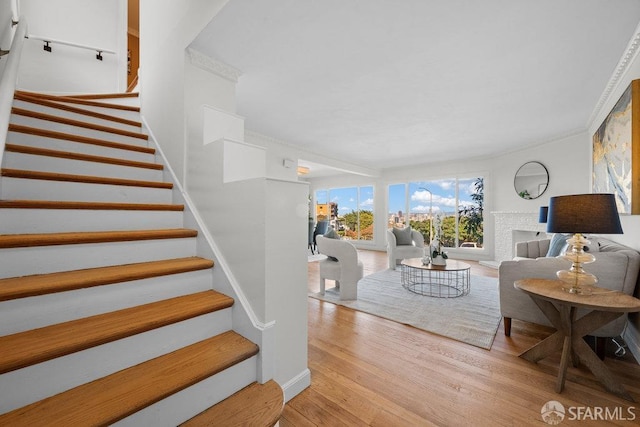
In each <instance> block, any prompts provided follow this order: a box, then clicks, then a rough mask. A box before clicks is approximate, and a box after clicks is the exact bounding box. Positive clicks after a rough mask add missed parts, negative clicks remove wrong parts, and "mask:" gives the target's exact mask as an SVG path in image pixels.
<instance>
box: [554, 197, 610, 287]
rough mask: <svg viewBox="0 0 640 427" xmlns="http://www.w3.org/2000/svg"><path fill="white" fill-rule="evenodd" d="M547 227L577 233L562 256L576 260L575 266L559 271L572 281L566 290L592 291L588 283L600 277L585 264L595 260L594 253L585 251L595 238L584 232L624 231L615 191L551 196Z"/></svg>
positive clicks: (593, 283) (555, 231) (595, 281)
mask: <svg viewBox="0 0 640 427" xmlns="http://www.w3.org/2000/svg"><path fill="white" fill-rule="evenodd" d="M547 231H548V232H551V233H571V234H573V236H572V237H571V238H569V239H567V243H568V244H569V246H568V247H567V250H566V251H565V253H564V254H563V255H560V258H564V259H566V260H568V261H571V262H572V265H571V268H570V269H569V270H560V271H558V272H557V273H556V275H557V276H558V279H560V280H562V281H563V282H565V283H567V284H568V286H567V287H565V288H563V289H564V290H565V291H567V292H569V293H572V294H588V293H589V288H588V287H589V286H593V285H595V284H596V283H598V278H597V277H596V276H594V275H593V274H591V273H587V272H586V271H584V269H583V268H582V264H586V263H590V262H593V261H595V257H594V256H593V255H592V254H590V253H587V252H585V251H584V246H585V245H588V244H590V243H591V242H589V241H588V240H587V239H586V238H585V237H584V236H583V233H597V234H622V226H621V225H620V217H619V216H618V208H617V207H616V200H615V197H614V195H613V194H574V195H569V196H557V197H551V199H550V200H549V211H548V217H547ZM585 286H587V288H585Z"/></svg>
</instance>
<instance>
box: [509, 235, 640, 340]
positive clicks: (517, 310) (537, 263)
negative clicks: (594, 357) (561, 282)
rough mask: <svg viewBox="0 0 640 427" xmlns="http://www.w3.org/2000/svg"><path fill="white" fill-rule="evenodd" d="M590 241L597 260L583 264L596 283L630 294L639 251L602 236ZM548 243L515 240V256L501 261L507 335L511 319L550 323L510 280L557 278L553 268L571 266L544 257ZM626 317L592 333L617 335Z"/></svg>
mask: <svg viewBox="0 0 640 427" xmlns="http://www.w3.org/2000/svg"><path fill="white" fill-rule="evenodd" d="M589 240H590V241H591V245H590V247H591V253H592V254H593V255H594V256H595V258H596V260H595V262H593V263H590V264H584V265H583V267H584V269H585V270H586V271H588V272H589V273H592V274H595V275H596V276H597V277H598V284H597V285H596V286H599V287H602V288H608V289H614V290H618V291H621V292H624V293H625V294H629V295H633V293H634V290H635V288H636V286H637V284H638V271H639V270H640V253H638V252H637V251H635V250H634V249H631V248H629V247H627V246H624V245H621V244H619V243H616V242H613V241H611V240H609V239H605V238H602V237H593V238H591V237H590V238H589ZM549 242H550V240H549V239H544V240H533V241H528V242H521V243H517V244H516V258H515V259H514V260H513V261H503V262H502V263H501V264H500V276H499V282H500V312H501V314H502V317H503V318H504V333H505V335H507V336H509V335H510V334H511V319H519V320H524V321H527V322H532V323H537V324H542V325H547V326H551V324H550V323H549V321H548V320H547V318H546V316H545V315H544V314H543V313H542V311H540V309H539V308H538V306H537V305H535V303H534V302H533V300H532V299H531V298H530V297H529V296H528V295H527V294H525V293H524V292H522V291H520V290H518V289H516V288H514V286H513V282H515V281H516V280H520V279H525V278H541V279H556V278H557V277H556V271H558V270H566V269H568V268H569V267H570V266H571V263H570V262H569V261H567V260H564V259H561V258H555V257H546V256H545V255H546V254H547V251H548V249H549ZM578 316H580V313H578ZM626 320H627V316H621V317H619V318H618V319H616V320H614V321H613V322H611V323H609V324H607V325H605V326H603V327H601V328H600V329H597V330H596V331H594V332H593V333H592V334H591V335H593V336H595V337H617V336H618V335H620V334H621V333H622V331H623V329H624V325H625V323H626Z"/></svg>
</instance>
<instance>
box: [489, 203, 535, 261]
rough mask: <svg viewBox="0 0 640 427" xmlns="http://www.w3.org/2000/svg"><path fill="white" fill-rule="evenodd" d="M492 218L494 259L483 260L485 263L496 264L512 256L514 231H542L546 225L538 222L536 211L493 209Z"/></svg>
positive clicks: (514, 242)
mask: <svg viewBox="0 0 640 427" xmlns="http://www.w3.org/2000/svg"><path fill="white" fill-rule="evenodd" d="M491 215H492V216H493V218H494V230H495V231H494V233H495V236H494V248H495V249H494V250H495V252H494V261H493V262H491V261H488V262H483V264H485V265H489V266H498V265H500V262H501V261H505V260H510V259H512V258H513V256H514V246H515V244H516V241H514V237H513V236H514V231H532V232H535V233H544V236H546V226H545V224H541V223H539V222H538V212H515V211H495V212H491Z"/></svg>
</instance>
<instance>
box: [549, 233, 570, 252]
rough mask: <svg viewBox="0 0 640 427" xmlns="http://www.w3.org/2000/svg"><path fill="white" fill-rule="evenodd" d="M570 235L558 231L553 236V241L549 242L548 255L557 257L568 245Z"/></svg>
mask: <svg viewBox="0 0 640 427" xmlns="http://www.w3.org/2000/svg"><path fill="white" fill-rule="evenodd" d="M568 238H569V235H567V234H562V233H556V234H554V235H553V236H551V242H550V243H549V250H548V251H547V256H548V257H557V256H558V255H560V254H561V253H562V251H563V250H564V248H565V247H566V246H567V239H568Z"/></svg>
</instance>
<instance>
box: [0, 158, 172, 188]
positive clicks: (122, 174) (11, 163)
mask: <svg viewBox="0 0 640 427" xmlns="http://www.w3.org/2000/svg"><path fill="white" fill-rule="evenodd" d="M3 167H4V168H7V169H24V170H35V171H41V172H57V173H66V174H73V175H89V176H101V177H109V178H122V179H137V180H142V181H162V180H163V173H162V170H156V169H147V168H139V167H131V166H120V165H112V164H108V163H99V162H90V161H84V160H72V159H64V158H57V157H49V156H39V155H32V154H22V153H14V152H11V151H5V153H4V165H3Z"/></svg>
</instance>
